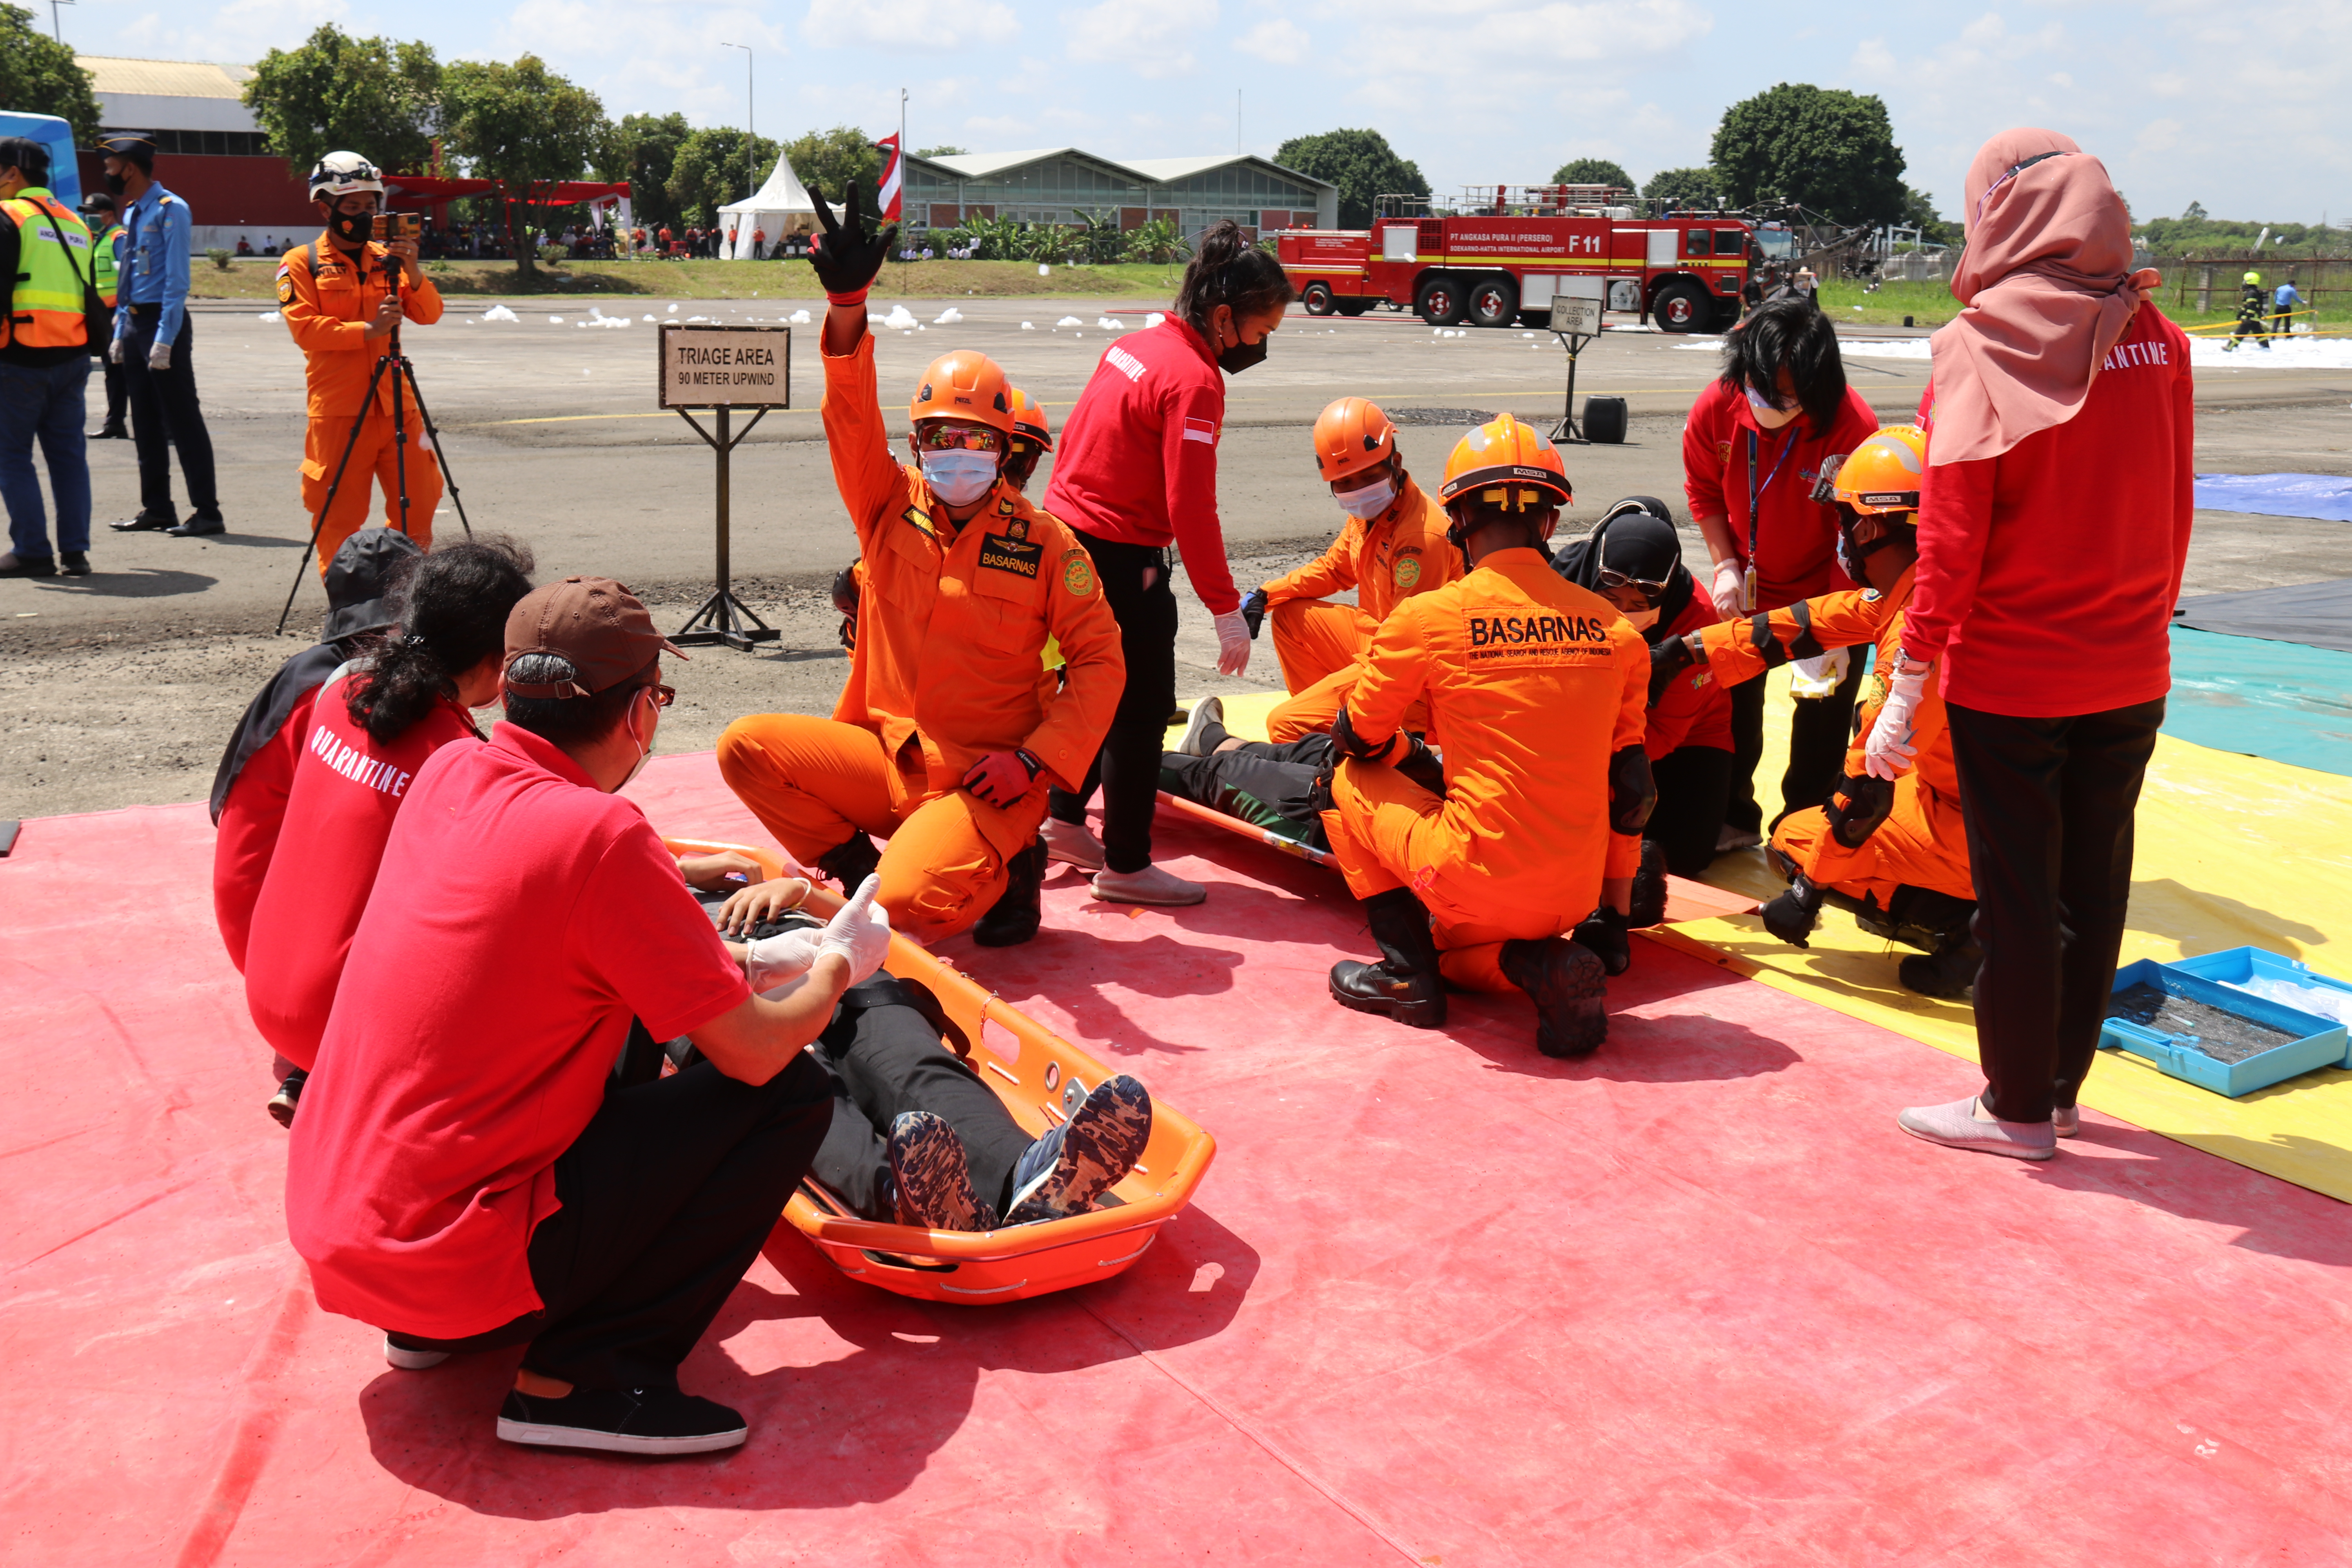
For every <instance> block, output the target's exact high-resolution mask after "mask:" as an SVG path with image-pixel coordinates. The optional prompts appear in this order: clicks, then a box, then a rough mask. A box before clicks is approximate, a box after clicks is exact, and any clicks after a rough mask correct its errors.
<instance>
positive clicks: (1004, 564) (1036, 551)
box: [980, 533, 1045, 582]
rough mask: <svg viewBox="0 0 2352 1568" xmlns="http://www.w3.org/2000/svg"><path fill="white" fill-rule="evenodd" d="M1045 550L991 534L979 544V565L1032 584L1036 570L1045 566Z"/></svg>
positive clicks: (1019, 540) (1039, 546)
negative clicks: (1025, 579)
mask: <svg viewBox="0 0 2352 1568" xmlns="http://www.w3.org/2000/svg"><path fill="white" fill-rule="evenodd" d="M980 563H981V564H982V566H986V567H989V568H991V569H992V570H994V571H998V572H1010V573H1012V574H1013V575H1014V576H1016V577H1026V578H1028V579H1030V580H1031V581H1032V582H1034V581H1035V580H1036V577H1037V571H1038V568H1039V567H1041V566H1042V565H1044V564H1045V546H1043V545H1041V544H1031V543H1030V542H1027V541H1026V540H1021V539H1008V538H1006V537H1005V536H1004V535H1003V534H1001V533H992V534H990V535H989V536H988V537H987V538H985V539H983V540H982V541H981V542H980Z"/></svg>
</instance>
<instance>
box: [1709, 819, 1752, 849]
mask: <svg viewBox="0 0 2352 1568" xmlns="http://www.w3.org/2000/svg"><path fill="white" fill-rule="evenodd" d="M1763 842H1764V840H1763V839H1762V838H1760V837H1758V836H1757V835H1755V834H1753V833H1750V832H1748V829H1746V828H1744V827H1734V826H1731V824H1729V823H1725V824H1724V825H1723V826H1721V827H1720V828H1718V829H1717V831H1716V835H1715V852H1716V853H1717V854H1718V855H1728V854H1730V853H1731V852H1732V851H1733V850H1735V849H1753V848H1755V847H1757V846H1758V845H1759V844H1761V843H1763Z"/></svg>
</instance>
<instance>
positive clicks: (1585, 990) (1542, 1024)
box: [1502, 936, 1609, 1057]
mask: <svg viewBox="0 0 2352 1568" xmlns="http://www.w3.org/2000/svg"><path fill="white" fill-rule="evenodd" d="M1502 963H1503V978H1504V979H1506V980H1508V981H1509V982H1510V983H1511V984H1514V985H1516V986H1517V987H1518V988H1519V989H1520V990H1522V991H1524V992H1526V993H1527V994H1528V996H1529V997H1531V998H1533V1000H1534V1002H1535V1005H1536V1049H1538V1050H1539V1051H1541V1052H1542V1053H1543V1054H1544V1055H1546V1056H1548V1057H1589V1056H1591V1054H1592V1053H1593V1052H1594V1051H1597V1050H1599V1049H1600V1048H1601V1041H1603V1040H1605V1039H1607V1038H1608V1037H1609V1013H1608V1010H1607V1007H1606V1005H1605V1004H1606V999H1607V997H1608V995H1609V982H1608V981H1607V980H1606V979H1604V978H1603V977H1602V971H1601V960H1600V959H1599V958H1598V957H1596V956H1594V954H1593V953H1592V952H1591V950H1590V949H1589V948H1585V947H1583V946H1580V944H1578V943H1576V942H1570V941H1569V940H1568V938H1566V937H1564V936H1552V937H1546V938H1544V939H1543V940H1542V941H1540V942H1524V941H1523V942H1505V943H1504V944H1503V959H1502Z"/></svg>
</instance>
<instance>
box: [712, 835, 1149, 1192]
mask: <svg viewBox="0 0 2352 1568" xmlns="http://www.w3.org/2000/svg"><path fill="white" fill-rule="evenodd" d="M880 885H881V879H880V878H879V877H877V876H869V877H867V878H866V880H865V882H864V883H863V884H861V885H860V886H859V888H858V889H857V890H856V893H855V894H854V895H852V897H851V898H850V899H849V900H848V901H847V902H846V903H845V904H844V905H843V906H842V908H841V910H840V911H839V912H838V913H836V914H835V916H834V917H833V919H832V920H831V921H829V922H826V923H824V924H820V923H818V922H817V921H815V920H814V919H812V918H810V917H809V916H807V915H805V914H803V913H802V912H801V911H800V908H799V906H800V902H801V900H803V898H805V897H807V894H808V884H807V883H806V882H805V881H803V880H800V879H797V878H786V879H781V880H778V881H773V882H762V883H760V884H758V885H757V886H754V887H750V888H745V889H741V890H740V891H738V892H736V893H734V894H733V895H731V896H730V897H729V898H728V899H727V900H726V901H725V902H724V903H723V904H721V905H720V906H719V908H718V909H717V910H714V911H713V917H712V918H713V919H714V920H715V921H717V922H718V924H719V931H720V935H721V936H722V937H727V936H734V935H742V936H748V937H750V938H751V940H749V941H747V942H740V943H739V942H732V941H730V942H728V943H727V947H728V951H729V952H732V953H734V954H735V955H736V956H737V958H738V959H739V960H740V962H741V963H742V964H743V970H744V975H745V978H746V979H748V980H749V981H750V983H751V989H752V990H753V991H754V992H755V993H757V994H760V995H762V996H765V997H766V998H768V999H769V1000H771V1001H782V999H783V998H784V997H786V996H788V995H790V994H792V993H793V991H795V990H797V989H798V988H799V987H800V986H801V985H802V984H803V983H804V981H805V979H806V976H807V974H808V973H809V970H810V969H811V967H812V966H814V964H815V963H816V960H817V955H818V954H819V953H820V952H823V951H824V948H825V945H826V943H827V942H832V943H834V944H835V945H840V944H841V943H843V942H856V944H857V945H858V946H859V947H861V948H864V949H866V950H869V951H874V952H881V951H887V948H888V945H889V940H890V920H889V915H888V913H887V911H886V910H883V909H882V908H881V906H879V905H878V904H877V903H875V902H874V895H875V893H876V891H877V889H878V888H879V887H880ZM758 932H767V933H771V934H764V935H761V934H754V933H758ZM877 965H878V959H877ZM859 967H861V968H862V967H864V965H862V964H861V965H860V966H859ZM941 1022H942V1021H941V1017H940V1011H939V1005H938V1003H937V1002H935V1001H933V1000H932V999H931V996H930V993H929V991H928V990H927V989H926V988H925V987H923V986H922V984H920V983H919V982H916V981H902V980H899V979H897V978H895V977H894V976H892V975H890V974H889V973H887V972H884V971H882V970H881V969H879V968H878V967H877V968H876V969H875V971H874V973H872V974H871V975H870V976H869V977H868V978H866V979H864V980H861V981H860V982H859V983H858V984H855V985H852V986H851V987H850V988H849V989H848V990H847V991H845V992H844V993H843V994H842V998H841V1000H840V1002H839V1003H838V1004H836V1005H835V1008H834V1014H833V1021H832V1022H831V1023H830V1024H828V1025H827V1026H825V1029H824V1033H823V1034H822V1035H820V1036H819V1037H817V1040H816V1042H815V1043H814V1045H813V1046H811V1047H810V1052H811V1054H812V1055H814V1057H815V1058H816V1059H817V1060H818V1061H819V1062H820V1063H821V1064H823V1066H824V1068H825V1070H826V1071H827V1072H828V1073H830V1074H831V1075H832V1078H833V1122H832V1125H831V1126H830V1127H829V1128H827V1129H826V1131H825V1135H824V1143H823V1144H822V1145H821V1146H820V1147H819V1148H818V1150H817V1153H816V1158H815V1160H814V1162H813V1163H811V1165H810V1167H809V1173H810V1174H811V1175H813V1176H814V1177H815V1178H816V1180H817V1181H818V1182H819V1183H821V1184H823V1185H824V1187H825V1188H826V1189H827V1190H829V1191H830V1192H832V1193H833V1194H835V1195H836V1196H837V1197H839V1198H840V1199H841V1200H842V1201H843V1202H844V1203H845V1204H846V1205H848V1206H849V1208H850V1209H851V1211H852V1212H854V1213H855V1214H856V1215H858V1216H859V1217H860V1218H863V1219H870V1220H879V1221H882V1222H884V1223H886V1224H893V1223H895V1224H898V1225H912V1226H922V1227H923V1228H925V1229H927V1230H993V1229H995V1228H996V1227H997V1226H1000V1225H1008V1226H1010V1225H1033V1224H1035V1223H1037V1222H1038V1221H1041V1220H1049V1219H1061V1218H1065V1217H1066V1216H1068V1215H1078V1214H1085V1213H1086V1212H1087V1210H1089V1209H1091V1208H1092V1207H1093V1206H1094V1205H1095V1202H1096V1200H1097V1198H1099V1197H1100V1196H1101V1195H1102V1194H1104V1193H1106V1192H1108V1191H1109V1190H1110V1189H1111V1188H1112V1187H1114V1186H1116V1185H1117V1184H1118V1183H1119V1182H1120V1181H1121V1180H1122V1179H1123V1178H1124V1177H1125V1176H1126V1175H1127V1173H1128V1172H1129V1171H1130V1170H1132V1169H1134V1166H1135V1163H1136V1161H1138V1160H1139V1159H1141V1158H1142V1157H1143V1150H1144V1146H1145V1145H1146V1144H1147V1143H1149V1142H1150V1141H1151V1096H1150V1094H1149V1093H1148V1092H1147V1091H1146V1090H1145V1089H1144V1087H1143V1085H1142V1084H1140V1083H1139V1082H1138V1081H1136V1079H1133V1078H1130V1077H1129V1076H1128V1075H1127V1074H1125V1073H1121V1074H1119V1075H1118V1077H1116V1078H1113V1079H1108V1080H1107V1081H1106V1082H1103V1083H1100V1084H1097V1086H1095V1088H1094V1089H1093V1090H1092V1091H1091V1092H1089V1093H1088V1094H1087V1098H1086V1100H1085V1103H1083V1104H1082V1105H1080V1106H1079V1108H1078V1109H1077V1110H1076V1111H1075V1112H1073V1113H1072V1114H1071V1116H1070V1119H1069V1120H1068V1121H1063V1122H1057V1123H1056V1124H1055V1126H1054V1127H1052V1128H1051V1129H1050V1130H1048V1131H1046V1133H1045V1136H1043V1137H1042V1138H1034V1139H1033V1138H1031V1137H1030V1136H1029V1134H1028V1133H1026V1132H1024V1131H1022V1130H1021V1126H1020V1124H1019V1123H1018V1122H1016V1121H1013V1114H1012V1112H1011V1111H1009V1110H1005V1108H1004V1102H1003V1100H999V1099H998V1098H997V1096H996V1093H995V1091H994V1090H992V1089H990V1088H989V1087H988V1086H987V1085H986V1084H985V1083H983V1082H982V1081H981V1077H980V1074H979V1073H977V1072H975V1071H973V1070H972V1068H971V1067H970V1066H969V1065H968V1064H966V1063H965V1062H964V1061H963V1060H962V1058H960V1057H958V1056H956V1054H955V1053H954V1052H952V1051H950V1050H949V1049H948V1048H947V1047H945V1046H943V1045H941V1044H940V1034H941V1032H942V1029H941Z"/></svg>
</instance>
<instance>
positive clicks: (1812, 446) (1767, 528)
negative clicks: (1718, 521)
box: [1683, 381, 1878, 610]
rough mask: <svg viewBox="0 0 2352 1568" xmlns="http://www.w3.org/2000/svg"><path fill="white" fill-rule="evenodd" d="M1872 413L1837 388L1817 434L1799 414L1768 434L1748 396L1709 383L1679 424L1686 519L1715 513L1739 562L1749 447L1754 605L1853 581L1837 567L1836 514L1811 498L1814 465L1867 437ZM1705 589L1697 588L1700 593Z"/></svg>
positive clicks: (1743, 557)
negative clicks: (1752, 457)
mask: <svg viewBox="0 0 2352 1568" xmlns="http://www.w3.org/2000/svg"><path fill="white" fill-rule="evenodd" d="M1877 428H1878V416H1876V415H1875V414H1873V413H1872V412H1871V411H1870V405H1869V404H1867V403H1864V401H1863V400H1862V394H1860V393H1859V392H1856V391H1854V390H1853V388H1852V387H1848V388H1847V389H1846V395H1845V401H1844V402H1843V404H1841V405H1838V412H1837V417H1836V419H1835V420H1833V421H1832V423H1831V426H1830V428H1829V433H1828V434H1827V435H1822V436H1817V435H1815V434H1814V433H1813V422H1812V419H1811V417H1810V416H1806V415H1802V414H1800V415H1799V416H1797V417H1796V418H1794V419H1791V420H1790V421H1789V423H1788V424H1786V425H1784V426H1781V427H1780V429H1778V430H1767V429H1764V428H1763V427H1762V426H1759V425H1758V424H1757V423H1756V413H1755V410H1753V409H1751V408H1750V407H1748V396H1747V395H1746V394H1745V393H1742V392H1740V391H1738V389H1736V388H1733V387H1728V386H1726V385H1724V384H1723V383H1721V382H1719V381H1716V382H1709V383H1708V384H1707V388H1706V391H1705V392H1702V393H1700V394H1699V395H1698V401H1697V402H1696V403H1694V404H1692V405H1691V411H1690V418H1689V419H1688V420H1687V421H1685V424H1684V426H1683V495H1684V496H1685V499H1687V500H1689V502H1690V510H1691V516H1692V517H1693V518H1702V517H1720V518H1723V519H1725V520H1727V521H1728V522H1729V524H1730V527H1731V541H1732V544H1733V547H1734V550H1735V552H1736V553H1737V554H1738V558H1739V563H1740V564H1741V565H1742V566H1743V567H1744V566H1746V565H1747V564H1748V478H1749V469H1748V442H1749V440H1750V439H1751V438H1753V439H1754V441H1755V443H1756V468H1755V471H1754V477H1755V480H1756V509H1755V515H1756V607H1757V608H1758V609H1759V610H1777V609H1780V607H1781V606H1782V605H1793V604H1795V603H1796V602H1797V601H1798V600H1800V599H1810V598H1811V597H1812V596H1813V595H1816V594H1827V593H1830V592H1832V590H1834V589H1841V588H1851V587H1853V585H1854V584H1853V582H1852V581H1851V580H1850V579H1848V578H1847V576H1846V574H1844V573H1843V571H1841V570H1840V569H1839V567H1838V563H1837V508H1835V507H1833V506H1831V505H1830V504H1828V503H1827V502H1825V501H1817V500H1813V499H1812V494H1813V482H1814V481H1815V480H1816V479H1820V478H1821V474H1822V458H1827V457H1831V456H1833V455H1834V456H1843V455H1844V454H1845V453H1848V452H1851V451H1853V449H1854V448H1855V447H1859V446H1861V445H1862V444H1863V443H1864V441H1866V440H1868V439H1869V438H1870V437H1871V434H1872V432H1874V431H1875V430H1876V429H1877ZM1700 588H1701V590H1702V591H1704V590H1705V588H1706V584H1705V583H1704V582H1702V583H1701V584H1700Z"/></svg>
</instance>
